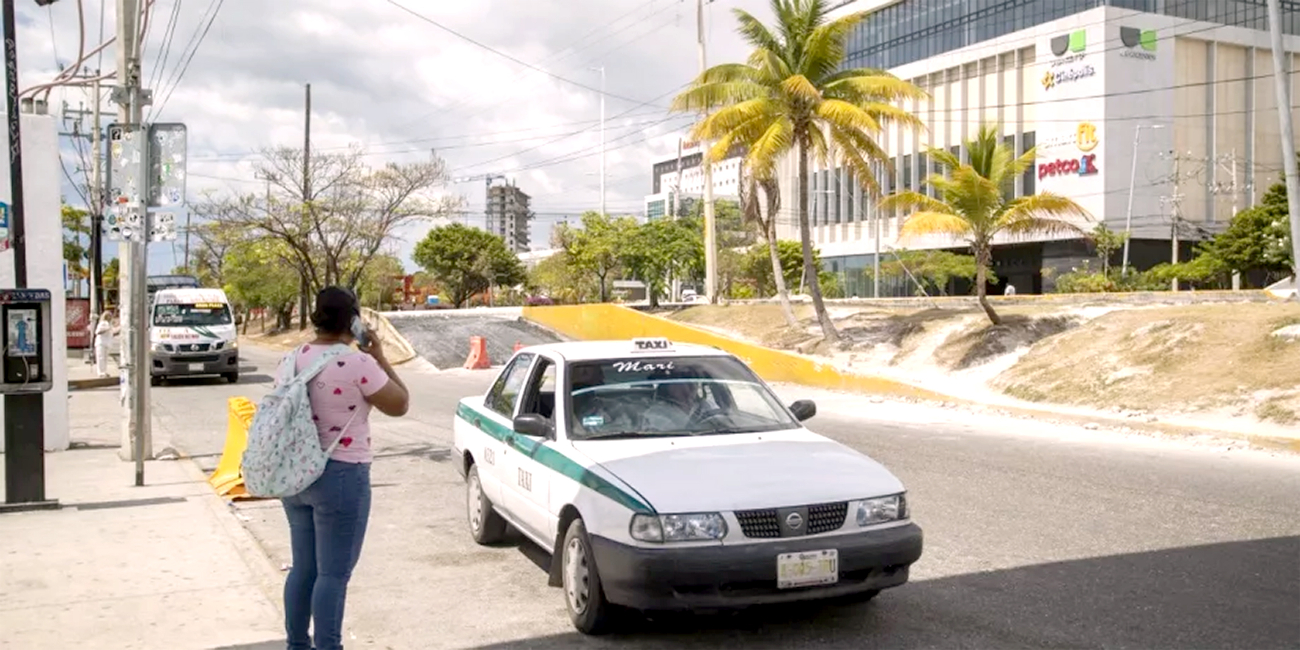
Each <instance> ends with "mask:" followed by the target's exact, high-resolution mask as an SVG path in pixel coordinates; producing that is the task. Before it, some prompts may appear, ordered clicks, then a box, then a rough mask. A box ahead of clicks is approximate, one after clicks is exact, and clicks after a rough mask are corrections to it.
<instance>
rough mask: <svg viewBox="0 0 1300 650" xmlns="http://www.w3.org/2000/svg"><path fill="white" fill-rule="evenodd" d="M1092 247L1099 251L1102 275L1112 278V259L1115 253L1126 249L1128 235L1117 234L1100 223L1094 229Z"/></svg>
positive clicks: (1123, 233)
mask: <svg viewBox="0 0 1300 650" xmlns="http://www.w3.org/2000/svg"><path fill="white" fill-rule="evenodd" d="M1091 238H1092V247H1093V250H1096V251H1097V258H1098V260H1100V261H1101V274H1102V275H1105V276H1107V277H1109V276H1110V259H1111V258H1112V257H1114V256H1115V253H1116V252H1117V251H1119V250H1122V249H1123V248H1124V242H1126V241H1128V233H1126V232H1115V231H1113V230H1111V229H1110V228H1107V227H1106V224H1104V223H1099V224H1097V227H1096V228H1093V229H1092V237H1091Z"/></svg>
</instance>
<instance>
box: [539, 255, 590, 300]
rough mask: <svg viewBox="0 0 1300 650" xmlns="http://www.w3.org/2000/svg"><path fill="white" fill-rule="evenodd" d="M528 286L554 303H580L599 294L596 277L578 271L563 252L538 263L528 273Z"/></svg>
mask: <svg viewBox="0 0 1300 650" xmlns="http://www.w3.org/2000/svg"><path fill="white" fill-rule="evenodd" d="M528 285H529V287H530V288H532V289H535V290H538V291H541V292H542V293H543V294H544V295H546V296H547V297H549V298H551V299H552V300H555V301H556V302H565V303H580V302H584V301H586V300H587V299H588V298H590V297H592V296H599V294H600V287H599V286H598V283H597V279H596V277H595V276H593V275H592V274H590V273H586V272H583V271H581V270H579V269H578V266H577V265H576V264H574V263H573V260H571V259H570V258H569V253H567V252H565V251H560V252H558V253H556V254H555V255H552V256H550V257H548V258H546V259H544V260H542V261H541V262H538V263H537V266H535V267H533V270H532V271H530V272H529V273H528Z"/></svg>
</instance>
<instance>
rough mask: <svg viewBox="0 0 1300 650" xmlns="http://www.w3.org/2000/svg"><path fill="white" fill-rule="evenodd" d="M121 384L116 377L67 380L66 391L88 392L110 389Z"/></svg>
mask: <svg viewBox="0 0 1300 650" xmlns="http://www.w3.org/2000/svg"><path fill="white" fill-rule="evenodd" d="M119 383H121V379H119V378H118V377H95V378H93V379H69V380H68V390H89V389H92V388H111V387H113V386H117V385H118V384H119Z"/></svg>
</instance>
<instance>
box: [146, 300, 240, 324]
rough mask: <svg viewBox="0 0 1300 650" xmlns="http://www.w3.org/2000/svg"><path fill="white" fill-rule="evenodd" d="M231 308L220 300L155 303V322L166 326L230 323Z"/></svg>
mask: <svg viewBox="0 0 1300 650" xmlns="http://www.w3.org/2000/svg"><path fill="white" fill-rule="evenodd" d="M230 323H231V318H230V308H228V307H226V306H225V305H223V304H221V303H219V302H208V303H197V304H184V303H180V304H178V303H171V304H166V305H155V306H154V310H153V324H154V325H162V326H165V327H177V326H180V327H186V326H193V325H229V324H230Z"/></svg>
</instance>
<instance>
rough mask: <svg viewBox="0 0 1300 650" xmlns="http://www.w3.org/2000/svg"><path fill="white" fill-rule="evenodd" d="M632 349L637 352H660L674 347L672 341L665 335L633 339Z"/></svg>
mask: <svg viewBox="0 0 1300 650" xmlns="http://www.w3.org/2000/svg"><path fill="white" fill-rule="evenodd" d="M632 349H633V350H634V351H636V352H659V351H663V350H671V349H673V344H672V341H669V340H668V339H666V338H663V337H656V338H640V339H632Z"/></svg>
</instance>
